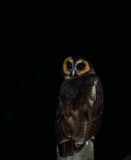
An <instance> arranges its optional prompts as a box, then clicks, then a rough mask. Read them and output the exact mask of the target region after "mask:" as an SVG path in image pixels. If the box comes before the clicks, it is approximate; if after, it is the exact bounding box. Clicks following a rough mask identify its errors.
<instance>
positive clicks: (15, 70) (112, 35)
mask: <svg viewBox="0 0 131 160" xmlns="http://www.w3.org/2000/svg"><path fill="white" fill-rule="evenodd" d="M4 3H5V4H4V5H1V12H0V15H1V23H2V25H1V26H0V28H1V36H0V46H1V58H0V61H1V63H0V65H1V67H0V70H1V72H0V75H1V76H0V86H1V107H0V108H1V112H0V113H1V123H0V124H1V127H0V128H1V131H0V132H1V133H2V135H1V138H0V144H1V148H0V152H1V153H0V156H1V157H0V159H3V158H2V156H4V159H12V160H45V159H46V160H55V159H56V153H55V128H54V121H55V112H56V108H57V103H58V93H59V88H60V85H61V83H62V80H63V78H62V75H61V67H62V63H63V60H64V58H65V57H67V56H70V55H81V56H85V57H87V58H88V59H89V60H90V61H91V62H92V63H93V65H94V68H95V70H96V72H97V73H98V75H99V76H100V77H101V80H102V84H103V89H104V111H103V112H104V113H103V119H102V124H101V129H100V132H99V134H98V136H97V138H96V142H95V157H96V160H117V159H119V160H122V159H123V158H124V157H125V156H127V155H128V154H130V153H131V141H130V139H131V130H130V129H131V127H130V125H131V117H130V115H131V112H130V111H131V109H130V107H131V106H130V105H129V102H130V89H129V87H130V71H129V69H130V55H128V53H129V37H130V35H129V19H130V18H129V12H128V11H129V7H128V4H127V2H126V1H121V0H119V1H117V0H110V1H108V0H103V1H94V0H87V1H78V0H76V1H73V0H71V1H68V0H67V1H61V2H58V1H53V0H52V1H48V2H47V3H45V2H44V1H25V2H24V1H22V2H21V1H19V2H17V3H13V2H12V1H11V2H10V3H7V2H6V1H5V2H4Z"/></svg>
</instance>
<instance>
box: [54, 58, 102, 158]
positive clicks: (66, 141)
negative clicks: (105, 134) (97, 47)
mask: <svg viewBox="0 0 131 160" xmlns="http://www.w3.org/2000/svg"><path fill="white" fill-rule="evenodd" d="M62 72H63V76H64V81H63V83H62V85H61V88H60V93H59V104H58V109H57V113H56V139H57V146H58V151H57V152H58V155H59V157H61V159H66V158H67V157H69V156H74V155H77V154H78V153H80V152H81V151H82V150H83V148H84V147H85V145H87V144H88V141H89V140H92V139H94V137H95V136H96V134H97V132H98V129H99V126H100V121H101V116H102V108H103V107H102V106H103V91H102V84H101V81H100V78H99V76H98V75H97V74H96V72H95V70H94V68H93V66H92V64H90V63H89V61H88V60H87V59H86V58H83V57H79V56H72V57H68V58H66V59H65V60H64V62H63V70H62ZM83 154H87V153H86V152H84V153H83ZM59 159H60V158H59ZM76 159H77V158H76Z"/></svg>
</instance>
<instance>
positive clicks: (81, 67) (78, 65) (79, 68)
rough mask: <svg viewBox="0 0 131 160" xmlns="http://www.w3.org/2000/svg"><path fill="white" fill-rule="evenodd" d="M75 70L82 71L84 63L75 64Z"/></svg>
mask: <svg viewBox="0 0 131 160" xmlns="http://www.w3.org/2000/svg"><path fill="white" fill-rule="evenodd" d="M76 68H77V69H78V70H82V69H84V68H85V63H83V62H81V63H79V64H77V66H76Z"/></svg>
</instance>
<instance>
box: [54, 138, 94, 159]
mask: <svg viewBox="0 0 131 160" xmlns="http://www.w3.org/2000/svg"><path fill="white" fill-rule="evenodd" d="M57 160H94V143H93V141H92V140H88V142H87V143H86V144H85V146H84V147H83V149H82V150H81V151H80V152H78V153H77V154H75V155H73V156H68V157H66V158H65V157H64V158H63V157H60V155H59V152H58V150H57Z"/></svg>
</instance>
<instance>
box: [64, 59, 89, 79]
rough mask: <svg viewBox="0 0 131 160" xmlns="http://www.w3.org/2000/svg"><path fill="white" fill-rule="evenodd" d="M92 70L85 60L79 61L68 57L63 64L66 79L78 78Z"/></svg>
mask: <svg viewBox="0 0 131 160" xmlns="http://www.w3.org/2000/svg"><path fill="white" fill-rule="evenodd" d="M90 70H91V68H90V65H89V63H88V62H87V61H86V60H84V59H79V60H77V61H75V60H73V58H72V57H68V58H66V59H65V60H64V63H63V72H64V74H65V78H66V79H71V78H77V77H80V76H82V75H84V74H85V73H87V72H89V71H90Z"/></svg>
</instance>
